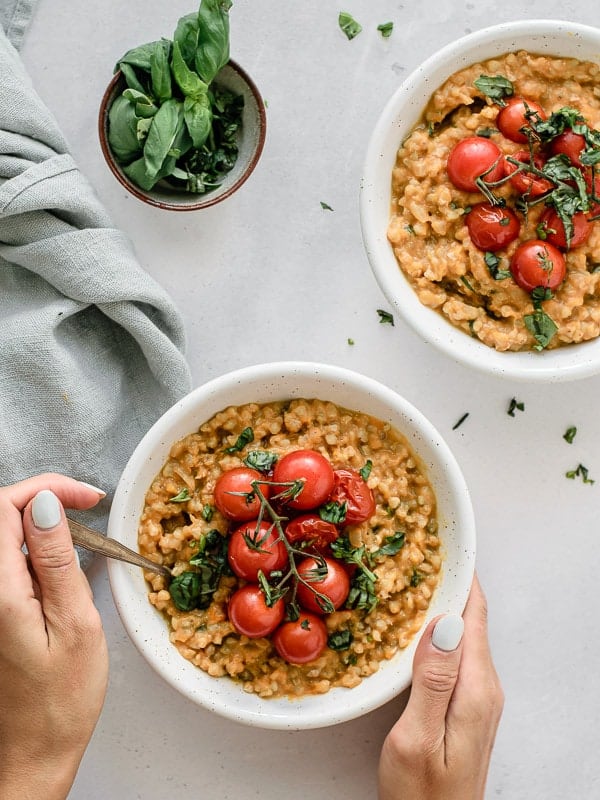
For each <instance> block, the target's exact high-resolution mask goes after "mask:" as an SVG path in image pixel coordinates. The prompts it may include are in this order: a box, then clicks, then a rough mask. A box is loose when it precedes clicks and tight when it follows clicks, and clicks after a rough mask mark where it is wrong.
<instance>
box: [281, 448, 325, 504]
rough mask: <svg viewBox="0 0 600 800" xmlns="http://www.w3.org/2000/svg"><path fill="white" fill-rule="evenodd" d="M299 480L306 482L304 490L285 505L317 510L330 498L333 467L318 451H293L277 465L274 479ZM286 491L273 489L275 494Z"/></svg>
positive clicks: (284, 480)
mask: <svg viewBox="0 0 600 800" xmlns="http://www.w3.org/2000/svg"><path fill="white" fill-rule="evenodd" d="M300 479H302V480H303V482H304V485H303V487H302V489H301V490H300V492H299V494H298V495H297V496H296V497H294V498H293V499H290V500H285V504H286V506H289V507H290V508H297V509H299V510H307V509H309V508H316V507H317V506H320V505H321V503H323V502H325V500H326V499H327V497H328V496H329V492H330V491H331V488H332V486H333V467H332V466H331V464H330V463H329V461H328V460H327V459H326V458H325V456H322V455H321V453H318V452H317V451H316V450H294V451H293V452H291V453H287V455H285V456H283V458H280V459H279V461H278V462H277V463H276V464H275V469H274V470H273V480H274V481H275V482H276V483H288V482H292V481H297V480H300ZM283 490H284V487H279V486H274V487H273V494H274V495H277V494H278V493H279V492H281V491H283Z"/></svg>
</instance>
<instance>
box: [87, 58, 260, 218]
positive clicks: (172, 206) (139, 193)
mask: <svg viewBox="0 0 600 800" xmlns="http://www.w3.org/2000/svg"><path fill="white" fill-rule="evenodd" d="M225 66H227V67H230V68H231V69H232V70H234V72H236V73H237V74H238V75H239V77H240V78H241V79H242V80H243V81H244V83H245V84H246V85H247V86H248V88H249V89H250V92H251V93H252V95H253V96H254V99H255V101H256V107H257V109H258V116H259V131H258V138H257V143H256V147H255V148H254V152H253V153H252V157H251V158H250V160H249V161H248V164H247V165H246V167H245V169H244V170H243V172H242V173H241V174H240V176H239V178H238V179H237V180H236V181H235V182H234V183H232V184H231V186H229V187H228V188H227V189H226V190H225V191H224V192H222V193H221V194H218V193H215V192H210V193H209V194H207V195H194V194H193V193H190V194H189V195H186V196H189V197H190V198H193V197H195V196H198V197H201V198H202V199H201V200H198V201H197V202H193V201H191V202H189V203H169V202H168V201H167V200H161V199H158V198H157V197H153V196H152V195H151V193H150V192H145V191H144V190H143V189H140V188H139V187H138V186H136V185H135V184H134V183H133V182H132V181H130V180H129V179H128V178H127V176H126V175H125V174H124V173H123V172H122V171H121V169H120V168H119V166H118V165H117V163H116V161H115V157H114V155H113V154H112V151H111V149H110V146H109V144H108V138H107V131H108V110H109V108H110V106H111V104H112V102H113V100H114V94H115V90H116V88H117V85H118V84H119V82H120V81H121V80H122V75H121V71H120V70H119V71H118V72H115V74H114V75H113V77H112V79H111V81H110V83H109V84H108V86H107V88H106V91H105V92H104V94H103V96H102V101H101V103H100V111H99V114H98V136H99V138H100V147H101V149H102V153H103V155H104V159H105V161H106V163H107V164H108V166H109V168H110V171H111V172H112V174H113V175H114V176H115V178H116V179H117V180H118V181H119V183H120V184H121V185H122V186H124V187H125V188H126V189H127V191H128V192H130V193H131V194H132V195H134V196H135V197H137V198H138V200H141V201H142V202H144V203H147V204H148V205H151V206H156V207H157V208H162V209H165V210H167V211H198V210H199V209H202V208H208V207H209V206H214V205H216V204H217V203H220V202H221V200H225V198H226V197H229V196H230V195H232V194H233V193H234V192H235V191H237V189H239V188H240V186H241V185H242V184H243V183H245V182H246V181H247V180H248V178H249V177H250V175H251V174H252V172H253V171H254V168H255V167H256V165H257V163H258V160H259V158H260V156H261V153H262V151H263V147H264V145H265V138H266V133H267V114H266V111H265V104H264V101H263V99H262V97H261V95H260V92H259V91H258V88H257V86H256V84H255V83H254V81H253V80H252V78H251V77H250V76H249V75H248V73H247V72H246V71H245V70H244V69H242V67H240V65H239V64H237V63H236V62H235V61H231V60H230V61H228V62H227V64H226V65H225ZM174 194H175V193H174ZM183 194H184V193H183V192H182V193H180V194H179V195H178V196H183Z"/></svg>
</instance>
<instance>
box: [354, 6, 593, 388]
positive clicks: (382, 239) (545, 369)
mask: <svg viewBox="0 0 600 800" xmlns="http://www.w3.org/2000/svg"><path fill="white" fill-rule="evenodd" d="M518 50H529V51H531V52H533V53H539V54H542V55H548V56H564V57H571V58H577V59H579V60H580V61H593V62H597V63H600V30H598V29H596V28H591V27H588V26H585V25H578V24H575V23H572V22H561V21H557V20H524V21H520V22H506V23H502V24H500V25H496V26H494V27H491V28H484V29H483V30H480V31H476V32H475V33H472V34H469V35H468V36H465V37H463V38H461V39H458V40H457V41H455V42H452V43H451V44H449V45H447V46H446V47H444V48H442V49H441V50H439V51H438V52H437V53H435V54H434V55H432V56H431V57H429V58H428V59H427V60H426V61H424V62H423V64H421V65H420V66H419V67H417V69H416V70H415V71H414V72H413V73H412V74H411V75H410V76H409V77H408V78H407V79H406V80H405V81H404V82H403V83H402V84H401V86H400V87H399V88H398V90H397V91H396V92H395V93H394V95H393V96H392V97H391V99H390V100H389V101H388V103H387V105H386V106H385V108H384V110H383V112H382V114H381V116H380V118H379V120H378V121H377V124H376V126H375V129H374V131H373V133H372V136H371V139H370V142H369V145H368V148H367V154H366V159H365V164H364V168H363V175H362V179H361V188H360V217H361V227H362V234H363V240H364V245H365V248H366V252H367V256H368V258H369V261H370V264H371V268H372V270H373V273H374V275H375V278H376V279H377V281H378V283H379V285H380V287H381V289H382V291H383V292H384V294H385V295H386V297H387V299H388V301H389V302H390V303H391V304H392V305H393V306H394V307H395V308H396V310H397V311H398V314H399V315H400V316H401V317H402V318H403V319H404V320H405V321H406V322H407V323H408V324H409V325H411V326H412V328H413V329H414V330H415V331H416V332H417V333H418V334H419V335H420V336H421V337H422V338H423V339H424V340H425V341H426V342H429V343H431V344H432V345H433V346H434V347H437V348H438V349H439V350H441V351H442V352H444V353H446V354H447V355H448V356H450V357H451V358H453V359H455V360H456V361H459V362H461V363H463V364H466V365H468V366H470V367H474V368H476V369H478V370H482V371H484V372H487V373H492V374H494V375H498V376H501V377H506V378H510V379H518V380H525V381H548V382H557V381H565V380H573V379H576V378H583V377H586V376H589V375H593V374H596V373H598V372H600V338H598V339H594V340H590V341H588V342H583V343H581V344H574V345H570V346H566V347H559V348H556V349H552V350H545V351H543V352H539V353H538V352H498V351H496V350H494V349H493V348H491V347H488V346H487V345H485V344H483V343H482V342H480V341H479V340H477V339H475V338H472V337H469V336H468V335H467V334H466V333H464V332H463V331H461V330H459V329H458V328H456V327H454V326H453V325H452V324H451V323H450V322H448V321H447V320H446V319H445V318H444V317H442V315H441V314H439V313H438V312H436V311H434V310H432V309H431V308H428V307H426V306H424V305H423V304H422V303H421V302H420V300H419V299H418V297H417V295H416V293H415V292H414V290H413V289H412V287H411V285H410V284H409V282H408V280H407V279H406V278H405V276H404V274H403V272H402V270H401V269H400V267H399V265H398V262H397V261H396V257H395V255H394V252H393V249H392V246H391V244H390V242H389V241H388V238H387V228H388V223H389V220H390V209H391V203H392V191H391V190H392V179H391V178H392V169H393V167H394V163H395V160H396V154H397V152H398V148H399V147H400V145H401V143H402V141H403V140H404V139H405V138H406V137H407V136H408V134H409V133H410V132H411V131H412V129H413V128H414V127H415V125H416V124H417V123H418V122H419V121H420V119H421V115H422V114H423V111H424V109H425V106H426V105H427V102H428V101H429V99H430V97H431V95H432V94H433V92H434V91H435V90H436V89H437V88H438V87H440V86H441V85H442V84H443V83H444V81H445V80H446V79H447V78H449V77H450V76H451V75H452V74H453V73H455V72H457V71H458V70H460V69H463V68H465V67H468V66H470V65H471V64H475V63H477V62H479V61H485V60H487V59H490V58H493V57H494V56H500V55H503V54H505V53H509V52H516V51H518Z"/></svg>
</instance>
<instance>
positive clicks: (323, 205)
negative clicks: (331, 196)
mask: <svg viewBox="0 0 600 800" xmlns="http://www.w3.org/2000/svg"><path fill="white" fill-rule="evenodd" d="M321 208H322V209H323V211H333V208H332V207H331V206H330V205H327V203H324V202H323V201H322V200H321Z"/></svg>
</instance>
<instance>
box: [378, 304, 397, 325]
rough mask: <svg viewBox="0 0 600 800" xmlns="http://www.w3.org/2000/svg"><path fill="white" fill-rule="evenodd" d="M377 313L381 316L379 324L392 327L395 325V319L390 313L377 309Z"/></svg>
mask: <svg viewBox="0 0 600 800" xmlns="http://www.w3.org/2000/svg"><path fill="white" fill-rule="evenodd" d="M377 313H378V314H379V322H380V323H381V324H387V325H392V326H393V324H394V317H393V316H392V314H390V312H389V311H384V310H383V309H382V308H378V309H377Z"/></svg>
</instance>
